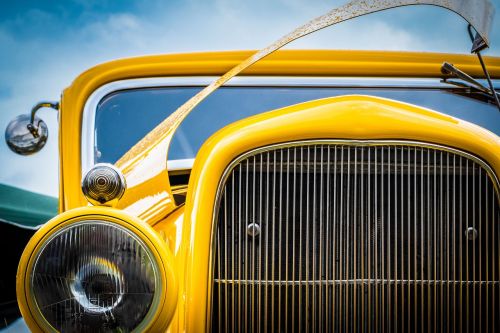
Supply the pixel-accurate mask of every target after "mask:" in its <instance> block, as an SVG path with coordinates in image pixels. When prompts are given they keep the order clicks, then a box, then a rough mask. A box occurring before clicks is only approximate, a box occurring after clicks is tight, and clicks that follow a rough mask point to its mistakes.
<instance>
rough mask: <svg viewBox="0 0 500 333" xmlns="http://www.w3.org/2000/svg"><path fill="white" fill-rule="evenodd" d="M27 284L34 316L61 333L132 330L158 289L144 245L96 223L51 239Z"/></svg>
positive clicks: (108, 224) (75, 226)
mask: <svg viewBox="0 0 500 333" xmlns="http://www.w3.org/2000/svg"><path fill="white" fill-rule="evenodd" d="M30 284H31V288H30V289H31V293H32V296H33V298H34V300H35V303H36V307H37V308H38V310H39V312H40V314H41V315H42V316H43V317H44V319H45V320H46V321H47V322H48V324H50V326H52V327H53V328H55V329H56V330H58V331H63V332H82V331H92V332H128V331H132V330H134V329H137V328H138V327H140V326H141V323H142V322H145V321H147V320H145V319H146V317H147V316H148V313H150V312H151V311H150V310H151V308H152V307H154V306H155V303H156V302H157V298H158V297H156V296H157V294H158V289H160V288H161V283H160V281H159V273H158V264H157V263H156V262H155V260H154V257H153V255H152V254H151V252H150V250H149V248H148V247H147V246H146V244H145V243H144V242H143V241H142V240H141V239H139V238H138V237H137V236H136V235H134V234H133V233H132V232H131V231H129V230H127V229H126V228H124V227H122V226H120V225H118V224H115V223H111V222H102V221H82V222H78V223H75V224H72V225H70V226H68V227H65V228H63V229H61V230H59V231H58V232H56V233H55V234H53V235H52V236H51V237H50V238H49V239H48V240H47V241H46V243H45V245H44V246H43V248H42V249H41V250H40V251H39V252H38V256H37V259H36V261H35V263H34V267H33V271H32V275H31V283H30Z"/></svg>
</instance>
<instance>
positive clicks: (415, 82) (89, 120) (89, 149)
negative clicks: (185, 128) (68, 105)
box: [81, 76, 496, 175]
mask: <svg viewBox="0 0 500 333" xmlns="http://www.w3.org/2000/svg"><path fill="white" fill-rule="evenodd" d="M214 79H216V77H213V76H199V77H160V78H142V79H129V80H122V81H115V82H111V83H108V84H105V85H103V86H101V87H100V88H98V89H96V90H95V91H94V92H93V93H92V94H91V95H90V97H89V98H88V99H87V102H86V103H85V106H84V109H83V115H82V128H81V130H82V134H81V160H82V175H83V174H85V173H86V172H88V171H89V170H90V169H91V168H92V167H93V166H94V164H95V161H94V126H95V112H96V110H97V107H98V105H99V103H100V102H101V101H102V99H103V98H104V97H106V96H107V95H109V94H111V93H113V92H116V91H120V90H128V89H138V88H151V87H204V86H207V85H208V84H210V83H211V82H212V81H213V80H214ZM495 83H496V82H495ZM225 86H233V87H248V86H259V87H276V86H286V87H338V88H360V87H363V88H400V89H401V88H420V89H460V88H457V87H455V86H452V85H449V84H446V83H442V82H440V79H421V78H373V77H366V78H359V77H300V76H287V77H272V76H253V77H252V76H242V77H235V78H233V79H231V80H230V81H229V82H228V83H226V84H225ZM172 162H174V163H172ZM179 163H180V165H181V168H180V169H177V165H176V161H169V166H170V170H181V169H184V168H185V166H186V165H187V164H184V163H181V162H179Z"/></svg>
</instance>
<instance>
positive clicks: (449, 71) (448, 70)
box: [441, 62, 496, 97]
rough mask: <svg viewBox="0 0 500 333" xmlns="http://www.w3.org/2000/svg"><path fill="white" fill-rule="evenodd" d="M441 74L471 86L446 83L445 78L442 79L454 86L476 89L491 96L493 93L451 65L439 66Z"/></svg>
mask: <svg viewBox="0 0 500 333" xmlns="http://www.w3.org/2000/svg"><path fill="white" fill-rule="evenodd" d="M441 73H443V74H445V75H447V76H453V77H455V78H458V79H461V80H463V81H465V82H468V83H469V84H471V85H472V87H471V86H467V85H466V84H460V83H458V82H455V81H448V80H447V78H444V79H443V80H444V81H445V82H448V83H451V84H455V85H460V86H465V87H468V88H476V89H477V90H479V91H482V92H484V93H485V94H488V95H493V92H492V91H491V90H490V89H489V88H488V87H486V86H485V85H483V84H482V83H481V82H479V81H477V80H476V79H474V78H473V77H472V76H470V75H469V74H467V73H465V72H463V71H461V70H460V69H458V68H457V67H455V66H453V65H452V64H450V63H448V62H445V63H443V65H442V66H441ZM495 93H496V92H495ZM492 97H493V96H492Z"/></svg>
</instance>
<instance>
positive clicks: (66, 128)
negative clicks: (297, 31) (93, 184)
mask: <svg viewBox="0 0 500 333" xmlns="http://www.w3.org/2000/svg"><path fill="white" fill-rule="evenodd" d="M250 54H251V52H247V51H243V52H215V53H194V54H179V55H166V56H150V57H141V58H132V59H125V60H117V61H113V62H109V63H106V64H103V65H99V66H97V67H95V68H93V69H91V70H89V71H87V72H85V73H84V74H82V75H81V76H80V77H79V78H77V79H76V80H75V81H74V82H73V84H72V85H71V87H70V88H68V89H67V90H65V92H64V94H63V100H62V109H63V112H61V116H60V128H59V133H60V139H61V168H60V170H61V181H60V186H61V188H60V198H61V202H60V205H61V206H60V210H61V211H64V210H67V209H70V208H75V207H81V206H85V205H86V199H85V197H84V196H83V195H82V194H81V190H80V181H81V179H82V170H81V168H82V165H81V161H82V160H83V161H84V160H85V159H84V157H82V154H83V151H82V146H81V145H80V142H78V140H74V137H75V135H78V137H80V135H81V134H82V129H84V128H85V123H82V112H83V110H84V108H85V109H86V107H85V104H86V103H87V99H88V98H89V97H90V96H91V95H92V94H93V93H94V92H95V91H96V90H97V89H98V88H99V87H101V86H104V85H106V84H107V83H110V82H113V81H119V80H126V79H133V78H134V79H135V78H144V77H149V76H151V75H154V76H156V77H158V76H169V77H170V76H187V75H196V76H213V75H220V74H223V73H224V72H225V71H227V70H229V69H230V68H231V67H233V66H235V65H236V64H237V63H238V62H240V61H241V60H243V59H245V58H246V57H248V56H249V55H250ZM485 60H486V63H487V65H488V67H489V69H490V71H491V74H492V76H493V77H494V78H497V77H500V76H499V75H500V74H499V73H500V60H498V59H496V58H486V59H485ZM444 61H450V62H452V63H453V64H455V65H457V66H459V67H460V68H461V69H463V70H464V71H467V72H468V73H470V74H471V75H474V76H477V77H481V76H482V75H483V74H482V71H481V68H480V66H478V64H477V59H475V58H474V57H472V56H463V55H452V54H430V53H429V54H428V53H425V54H423V53H411V52H410V53H406V52H405V53H401V52H400V53H393V52H378V51H375V52H373V51H370V52H367V51H290V50H286V51H278V52H277V53H275V54H273V55H271V56H269V57H268V58H266V59H264V60H262V61H260V62H259V63H257V64H255V65H254V66H252V67H251V68H249V69H248V70H246V71H245V75H263V76H269V75H273V76H275V75H282V76H350V77H352V76H362V77H374V76H382V77H406V78H410V77H411V78H424V77H427V78H436V77H440V76H441V75H442V74H441V72H440V67H441V64H442V63H443V62H444ZM172 79H175V78H172ZM256 80H257V81H259V79H258V78H256ZM195 81H196V80H195ZM96 102H97V101H96ZM85 119H88V118H86V117H85ZM87 128H89V129H90V127H87ZM84 133H87V132H84ZM91 135H92V134H91V133H89V134H88V135H87V137H90V136H91ZM163 152H164V151H163V150H161V149H159V150H153V149H151V151H150V153H151V154H149V157H148V158H147V159H145V161H150V162H149V163H147V166H146V167H144V168H143V169H141V170H137V172H135V173H132V172H129V173H127V172H124V174H125V177H126V178H127V182H128V184H129V191H127V193H126V194H125V196H124V198H123V199H122V202H123V206H120V207H122V208H125V209H127V211H129V212H130V213H131V214H134V215H136V216H140V217H141V218H143V219H145V220H146V221H148V222H149V223H155V222H158V221H159V220H161V219H162V218H163V217H164V216H165V215H166V214H168V212H171V211H172V210H173V209H175V205H174V202H173V200H172V198H171V195H170V194H169V189H170V186H169V183H168V175H167V174H166V170H165V168H166V166H165V165H166V162H164V161H165V159H164V157H165V156H163V155H162V153H163ZM85 165H88V164H84V171H85V170H86V169H85V168H86V166H85ZM129 178H130V181H129ZM153 179H154V180H153ZM148 180H149V181H148ZM132 184H136V186H133V185H132ZM133 188H135V189H133ZM132 189H133V190H132ZM129 192H130V193H129Z"/></svg>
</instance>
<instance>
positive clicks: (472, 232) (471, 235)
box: [465, 227, 478, 240]
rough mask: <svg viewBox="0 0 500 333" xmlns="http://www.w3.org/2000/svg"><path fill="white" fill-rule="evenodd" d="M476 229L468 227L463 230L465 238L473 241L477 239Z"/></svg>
mask: <svg viewBox="0 0 500 333" xmlns="http://www.w3.org/2000/svg"><path fill="white" fill-rule="evenodd" d="M477 234H478V232H477V229H476V228H473V227H468V228H467V229H466V230H465V237H467V239H468V240H475V239H476V238H477Z"/></svg>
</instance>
